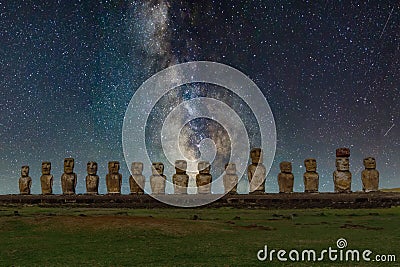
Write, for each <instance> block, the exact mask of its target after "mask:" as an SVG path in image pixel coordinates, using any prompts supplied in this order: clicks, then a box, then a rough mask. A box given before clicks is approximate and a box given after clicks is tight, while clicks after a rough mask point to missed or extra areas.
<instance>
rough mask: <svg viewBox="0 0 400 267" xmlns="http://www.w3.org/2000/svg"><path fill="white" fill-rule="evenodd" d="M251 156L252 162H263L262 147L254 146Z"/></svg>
mask: <svg viewBox="0 0 400 267" xmlns="http://www.w3.org/2000/svg"><path fill="white" fill-rule="evenodd" d="M250 158H251V163H253V164H258V163H261V162H262V151H261V148H258V147H257V148H253V149H252V150H251V151H250Z"/></svg>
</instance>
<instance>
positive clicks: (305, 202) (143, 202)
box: [0, 192, 400, 209]
mask: <svg viewBox="0 0 400 267" xmlns="http://www.w3.org/2000/svg"><path fill="white" fill-rule="evenodd" d="M162 197H163V198H165V199H168V198H179V201H181V202H182V203H185V204H189V205H190V203H194V201H195V199H196V198H203V199H204V198H208V197H209V196H207V195H165V196H162ZM213 198H215V195H213ZM21 205H37V206H42V207H88V208H168V207H174V206H170V205H167V204H165V203H163V202H160V201H158V200H156V199H154V198H153V197H151V196H150V195H95V196H93V195H71V196H67V195H0V206H21ZM392 206H400V193H395V192H393V193H392V192H375V193H361V192H360V193H359V192H356V193H343V194H338V193H290V194H279V193H267V194H263V195H240V194H239V195H225V196H223V197H221V198H219V199H218V200H217V201H214V202H212V203H210V204H208V205H206V206H203V207H210V208H216V207H234V208H267V209H296V208H340V209H341V208H350V209H352V208H390V207H392Z"/></svg>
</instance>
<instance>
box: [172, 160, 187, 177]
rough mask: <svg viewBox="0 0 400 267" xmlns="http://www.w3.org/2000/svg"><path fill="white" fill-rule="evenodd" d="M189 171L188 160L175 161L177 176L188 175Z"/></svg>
mask: <svg viewBox="0 0 400 267" xmlns="http://www.w3.org/2000/svg"><path fill="white" fill-rule="evenodd" d="M186 169H187V162H186V160H176V161H175V170H176V173H177V174H184V173H186Z"/></svg>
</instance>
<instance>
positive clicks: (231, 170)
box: [225, 163, 236, 174]
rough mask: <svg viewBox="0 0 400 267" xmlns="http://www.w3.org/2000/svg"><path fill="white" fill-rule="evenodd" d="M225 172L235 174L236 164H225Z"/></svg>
mask: <svg viewBox="0 0 400 267" xmlns="http://www.w3.org/2000/svg"><path fill="white" fill-rule="evenodd" d="M225 172H226V174H236V164H235V163H227V164H225Z"/></svg>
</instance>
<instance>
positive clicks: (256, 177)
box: [247, 148, 267, 194]
mask: <svg viewBox="0 0 400 267" xmlns="http://www.w3.org/2000/svg"><path fill="white" fill-rule="evenodd" d="M250 158H251V162H252V163H251V164H250V165H249V166H248V167H247V178H248V179H249V183H250V188H249V192H250V193H251V194H252V193H256V194H257V193H258V194H263V193H265V176H266V175H267V171H266V169H265V166H264V165H263V164H262V150H261V148H253V149H252V150H251V151H250Z"/></svg>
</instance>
